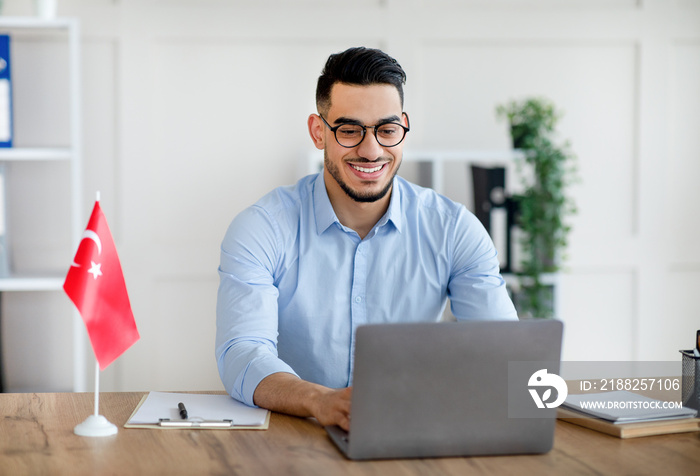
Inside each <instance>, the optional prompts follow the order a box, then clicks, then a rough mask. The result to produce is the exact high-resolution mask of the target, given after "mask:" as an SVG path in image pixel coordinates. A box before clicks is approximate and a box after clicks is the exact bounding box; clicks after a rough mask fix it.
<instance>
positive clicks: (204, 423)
mask: <svg viewBox="0 0 700 476" xmlns="http://www.w3.org/2000/svg"><path fill="white" fill-rule="evenodd" d="M180 402H182V403H184V404H185V406H186V407H187V409H188V418H187V419H183V418H181V417H180V415H179V409H178V403H180ZM269 425H270V411H269V410H265V409H263V408H253V407H249V406H248V405H245V404H243V403H241V402H238V401H236V400H234V399H233V398H231V397H230V396H229V395H209V394H197V393H168V392H149V393H148V394H146V395H144V396H143V398H141V401H140V402H139V404H138V405H137V406H136V408H135V409H134V411H133V412H132V414H131V416H130V417H129V419H128V420H127V422H126V423H125V424H124V428H151V429H159V430H162V429H193V430H267V428H268V427H269Z"/></svg>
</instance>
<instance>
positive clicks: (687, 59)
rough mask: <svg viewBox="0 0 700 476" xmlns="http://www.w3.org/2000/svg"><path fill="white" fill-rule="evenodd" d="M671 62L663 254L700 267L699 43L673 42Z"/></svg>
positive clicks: (660, 162)
mask: <svg viewBox="0 0 700 476" xmlns="http://www.w3.org/2000/svg"><path fill="white" fill-rule="evenodd" d="M672 58H673V59H674V61H673V65H674V68H673V70H672V76H671V86H670V88H669V90H670V94H671V98H670V104H671V112H670V120H669V123H668V126H667V127H668V134H669V139H670V144H669V153H668V156H667V157H659V158H658V162H657V166H658V167H659V168H665V169H666V178H667V180H668V184H667V190H668V199H667V203H666V222H665V223H664V224H663V226H665V227H668V231H669V243H668V247H667V249H666V252H667V256H668V260H669V261H670V262H671V263H674V264H681V263H693V264H694V265H695V266H696V267H700V240H699V238H700V187H699V186H698V179H699V178H700V133H699V131H700V116H699V115H698V111H700V42H695V43H676V44H675V45H673V49H672ZM698 321H699V322H700V318H699V319H698Z"/></svg>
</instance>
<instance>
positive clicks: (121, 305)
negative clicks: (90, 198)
mask: <svg viewBox="0 0 700 476" xmlns="http://www.w3.org/2000/svg"><path fill="white" fill-rule="evenodd" d="M63 289H64V290H65V292H66V294H67V295H68V297H69V298H70V299H71V301H73V304H75V306H76V307H77V308H78V311H79V312H80V315H81V317H82V318H83V321H85V326H86V327H87V332H88V336H89V337H90V343H91V344H92V349H93V350H94V352H95V358H96V359H97V362H98V363H99V365H100V370H104V369H105V368H107V366H108V365H109V364H111V363H112V362H114V361H115V360H116V359H117V358H118V357H119V356H120V355H122V354H123V353H124V351H126V349H128V348H129V347H131V345H132V344H133V343H134V342H136V341H137V340H139V337H140V336H139V331H138V329H136V322H135V321H134V314H133V313H132V311H131V303H130V302H129V295H128V294H127V292H126V282H125V281H124V274H123V273H122V267H121V264H120V263H119V256H117V249H116V247H115V246H114V240H113V239H112V234H111V233H110V231H109V227H108V226H107V220H106V219H105V216H104V214H103V213H102V209H101V208H100V202H99V201H96V202H95V207H94V208H93V210H92V215H91V216H90V221H88V225H87V229H86V230H85V233H83V236H82V239H81V240H80V244H79V245H78V251H77V252H76V253H75V259H74V260H73V264H72V265H71V267H70V269H69V270H68V275H67V276H66V281H65V282H64V283H63Z"/></svg>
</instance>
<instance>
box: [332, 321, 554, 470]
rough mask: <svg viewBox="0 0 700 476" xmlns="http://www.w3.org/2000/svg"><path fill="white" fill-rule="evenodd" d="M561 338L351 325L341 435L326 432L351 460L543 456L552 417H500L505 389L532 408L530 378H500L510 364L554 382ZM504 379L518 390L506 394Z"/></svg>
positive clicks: (548, 412) (498, 325)
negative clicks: (544, 373)
mask: <svg viewBox="0 0 700 476" xmlns="http://www.w3.org/2000/svg"><path fill="white" fill-rule="evenodd" d="M562 330H563V325H562V323H561V322H560V321H556V320H544V319H543V320H527V321H467V322H464V321H463V322H432V323H402V324H370V325H365V326H360V327H358V329H357V333H356V346H355V369H354V374H353V392H352V402H351V404H352V414H351V419H350V431H349V432H345V431H344V430H343V429H341V428H340V427H338V426H327V427H326V431H327V432H328V435H329V436H330V438H331V440H332V441H333V442H334V443H335V444H336V445H337V446H338V448H339V449H340V450H341V451H342V452H343V453H344V454H345V455H346V456H347V457H348V458H350V459H357V460H363V459H388V458H428V457H446V456H476V455H505V454H533V453H546V452H548V451H549V450H551V448H552V444H553V440H554V425H555V422H556V408H552V409H548V408H547V409H544V410H542V411H541V412H540V413H538V417H537V418H532V417H530V418H518V417H512V416H509V403H510V404H511V408H512V404H513V401H512V399H513V397H512V395H511V397H509V390H510V391H511V392H512V391H513V389H512V387H513V385H515V386H516V387H517V388H516V389H515V390H517V392H518V395H519V396H521V397H522V398H527V399H530V402H529V404H530V405H531V406H532V407H533V408H535V403H534V402H533V401H532V400H531V397H530V394H529V393H528V388H527V385H528V377H529V375H524V376H521V375H514V373H513V372H510V374H511V376H510V377H509V370H512V369H511V368H510V367H511V366H512V365H514V364H512V363H513V362H515V363H523V362H524V363H526V364H530V365H531V369H535V370H539V368H540V367H542V365H541V363H542V362H549V363H550V367H548V372H550V373H557V374H558V372H559V363H560V358H561V342H562ZM509 362H511V365H509ZM528 373H529V371H528ZM516 374H517V373H516ZM509 380H511V381H512V380H515V381H516V382H517V384H512V383H511V386H510V387H511V388H510V389H509ZM520 387H522V388H520ZM509 398H510V400H509ZM519 398H520V397H519ZM515 403H516V404H515V406H516V407H517V406H518V405H520V406H522V404H523V400H520V401H519V402H515Z"/></svg>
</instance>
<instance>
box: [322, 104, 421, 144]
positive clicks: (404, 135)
mask: <svg viewBox="0 0 700 476" xmlns="http://www.w3.org/2000/svg"><path fill="white" fill-rule="evenodd" d="M401 115H402V116H406V124H407V126H404V125H403V124H399V123H398V122H393V121H387V122H382V123H381V124H377V125H375V126H365V125H364V124H357V123H355V122H344V123H342V124H338V125H337V126H335V127H332V126H331V125H330V124H328V121H326V118H325V117H323V116H322V115H321V114H319V115H318V117H320V118H321V120H322V121H323V123H324V124H325V125H326V126H328V129H330V131H331V132H332V133H333V137H335V141H336V142H337V143H338V145H339V146H340V147H345V148H346V149H354V148H355V147H357V146H359V145H360V144H362V141H363V140H365V137H366V136H367V129H374V140H376V141H377V144H379V145H381V146H382V147H386V148H390V147H396V146H397V145H399V144H400V143H402V142H403V140H404V139H405V138H406V134H407V133H408V131H410V130H411V121H410V119H409V117H408V113H406V112H402V113H401ZM387 124H395V125H397V126H399V127H401V128H402V129H403V137H402V138H401V140H400V141H398V142H397V143H396V144H394V145H384V144H382V143H381V142H380V141H379V137H377V128H378V127H382V126H385V125H387ZM348 125H350V126H359V127H361V128H362V138H361V139H360V142H358V143H357V144H355V145H343V144H341V143H340V141H339V140H338V134H337V132H336V131H337V130H338V129H340V128H341V127H343V126H348Z"/></svg>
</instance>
